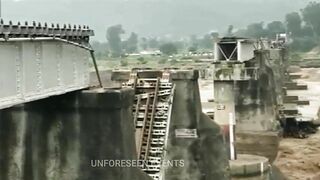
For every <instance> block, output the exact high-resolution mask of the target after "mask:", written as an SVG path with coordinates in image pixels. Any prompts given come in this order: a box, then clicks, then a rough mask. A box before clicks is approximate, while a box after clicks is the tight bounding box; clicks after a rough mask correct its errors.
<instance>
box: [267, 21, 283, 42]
mask: <svg viewBox="0 0 320 180" xmlns="http://www.w3.org/2000/svg"><path fill="white" fill-rule="evenodd" d="M285 31H286V28H285V26H284V24H283V23H282V22H281V21H272V22H271V23H269V24H268V25H267V32H268V36H269V37H270V38H274V37H276V35H277V34H279V33H285Z"/></svg>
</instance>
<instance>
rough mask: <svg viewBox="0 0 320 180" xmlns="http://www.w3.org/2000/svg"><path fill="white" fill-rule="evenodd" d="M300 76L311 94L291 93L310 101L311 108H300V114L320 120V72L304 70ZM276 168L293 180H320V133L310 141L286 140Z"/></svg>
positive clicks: (276, 162)
mask: <svg viewBox="0 0 320 180" xmlns="http://www.w3.org/2000/svg"><path fill="white" fill-rule="evenodd" d="M297 73H299V74H302V78H301V79H299V80H297V82H298V83H299V84H307V85H308V90H307V91H300V92H291V93H292V94H296V95H299V97H300V99H307V100H310V106H300V107H299V111H300V112H301V113H302V115H303V116H307V117H309V118H313V119H314V120H316V119H317V118H318V117H317V112H318V109H319V106H320V69H314V68H309V69H301V70H300V71H299V72H297ZM291 93H289V94H291ZM275 165H276V166H277V167H278V168H279V169H280V171H281V172H282V173H283V174H284V175H285V176H286V177H287V178H288V179H289V180H304V179H312V180H320V130H319V131H318V132H317V133H316V134H313V135H311V136H310V137H309V138H307V139H293V138H286V139H282V140H281V142H280V147H279V153H278V158H277V160H276V161H275Z"/></svg>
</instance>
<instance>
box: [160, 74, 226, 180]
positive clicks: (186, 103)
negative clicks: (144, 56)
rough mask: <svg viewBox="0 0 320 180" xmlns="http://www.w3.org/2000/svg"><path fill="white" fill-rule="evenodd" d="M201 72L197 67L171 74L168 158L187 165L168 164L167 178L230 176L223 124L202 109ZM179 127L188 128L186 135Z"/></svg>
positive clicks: (193, 179)
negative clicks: (171, 89)
mask: <svg viewBox="0 0 320 180" xmlns="http://www.w3.org/2000/svg"><path fill="white" fill-rule="evenodd" d="M198 76H199V73H198V71H177V72H173V73H172V74H171V77H172V81H173V83H174V84H175V85H176V92H175V96H174V100H173V107H172V108H173V109H172V117H171V124H170V132H169V142H168V149H167V151H168V156H167V158H168V159H169V160H183V161H184V166H183V167H168V169H167V170H166V172H165V179H166V180H171V179H179V180H180V179H181V180H182V179H183V180H197V179H199V180H200V179H201V180H210V179H221V180H223V179H229V178H228V177H229V176H228V158H227V152H226V150H225V147H224V144H223V138H222V134H221V131H220V128H219V126H218V125H217V124H215V123H214V122H212V120H211V119H210V118H209V117H207V116H206V115H205V114H204V113H202V110H201V102H200V95H199V86H198ZM194 130H195V131H194ZM179 131H180V132H181V131H182V132H185V134H184V135H185V137H180V135H179V134H178V133H177V132H179ZM194 132H196V133H195V134H194ZM194 135H196V136H195V137H194ZM188 136H189V137H188Z"/></svg>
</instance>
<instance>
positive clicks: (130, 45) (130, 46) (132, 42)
mask: <svg viewBox="0 0 320 180" xmlns="http://www.w3.org/2000/svg"><path fill="white" fill-rule="evenodd" d="M124 44H125V45H124V49H125V50H126V52H127V53H133V52H136V51H137V50H138V35H137V34H136V33H134V32H132V33H131V35H130V37H129V38H128V40H127V41H125V42H124Z"/></svg>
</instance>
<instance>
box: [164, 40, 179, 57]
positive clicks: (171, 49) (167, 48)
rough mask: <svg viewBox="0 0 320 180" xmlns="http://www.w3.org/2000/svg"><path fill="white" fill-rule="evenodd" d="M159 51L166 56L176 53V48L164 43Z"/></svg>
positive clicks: (171, 44)
mask: <svg viewBox="0 0 320 180" xmlns="http://www.w3.org/2000/svg"><path fill="white" fill-rule="evenodd" d="M160 51H161V52H162V53H163V54H166V55H173V54H177V53H178V48H177V47H176V45H175V44H174V43H165V44H162V45H161V46H160Z"/></svg>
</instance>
